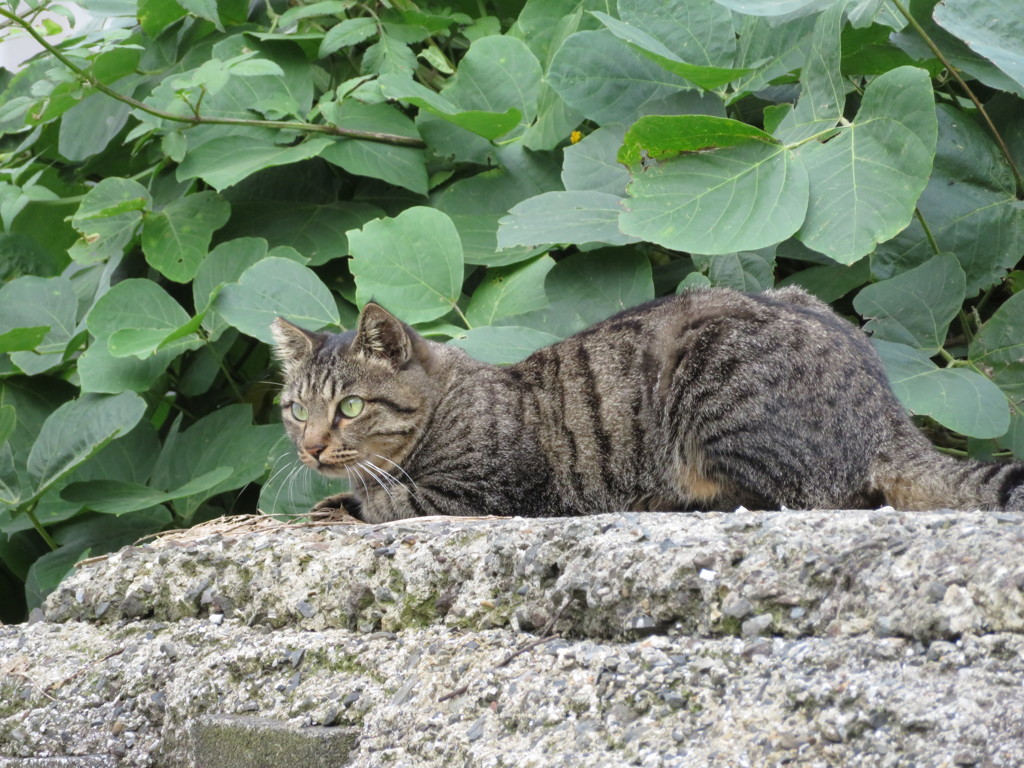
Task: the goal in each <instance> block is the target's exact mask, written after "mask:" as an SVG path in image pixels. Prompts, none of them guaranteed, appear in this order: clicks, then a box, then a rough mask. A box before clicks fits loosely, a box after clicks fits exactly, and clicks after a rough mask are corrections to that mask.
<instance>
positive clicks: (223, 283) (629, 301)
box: [0, 0, 1024, 619]
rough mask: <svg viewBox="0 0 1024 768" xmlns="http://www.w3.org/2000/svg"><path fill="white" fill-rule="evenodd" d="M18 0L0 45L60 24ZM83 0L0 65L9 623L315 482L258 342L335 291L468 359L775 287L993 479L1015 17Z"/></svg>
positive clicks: (1017, 398)
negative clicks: (174, 535) (86, 17)
mask: <svg viewBox="0 0 1024 768" xmlns="http://www.w3.org/2000/svg"><path fill="white" fill-rule="evenodd" d="M17 6H18V3H17V2H15V1H14V0H4V2H3V4H2V5H0V15H2V16H3V19H4V22H3V23H4V28H5V32H6V33H7V34H11V33H12V32H19V33H21V34H31V35H32V36H33V37H36V38H38V39H39V40H40V41H45V40H46V39H47V38H49V37H51V36H52V33H53V32H55V31H56V30H55V27H61V26H63V27H66V26H68V22H67V21H66V20H61V16H59V15H57V16H55V17H50V18H49V20H44V17H43V13H42V12H43V11H44V10H45V9H47V8H48V7H49V8H51V9H52V10H53V11H55V12H57V13H58V14H59V13H60V12H61V9H60V8H59V7H58V6H56V5H53V6H50V4H49V3H47V2H46V0H43V2H38V3H26V6H34V7H32V8H31V9H30V10H25V11H23V12H22V13H21V15H20V16H19V15H18V14H17V12H16V10H15V9H16V7H17ZM88 7H89V10H90V11H91V13H92V14H93V16H94V19H93V21H92V22H90V24H91V26H86V27H82V28H79V29H76V30H75V31H74V33H73V35H72V36H71V37H68V38H67V39H64V40H63V41H62V42H60V43H54V42H47V43H46V46H47V50H45V51H44V52H43V53H42V54H40V55H39V56H37V57H36V58H35V59H33V60H32V61H30V62H29V63H28V64H27V66H26V67H25V68H24V69H23V70H22V71H20V72H19V73H17V74H11V73H6V74H5V76H4V77H3V79H2V82H0V86H2V102H0V131H3V133H4V136H3V153H4V154H3V157H2V161H3V166H2V175H0V179H2V180H0V224H2V227H3V231H2V233H0V248H2V253H3V260H2V262H0V270H2V273H3V280H4V285H3V288H2V289H0V403H2V406H0V531H2V533H3V536H2V538H0V559H2V561H3V567H2V568H0V578H2V579H3V580H4V582H5V588H7V589H6V590H5V591H7V592H8V593H9V594H15V593H18V592H20V591H21V589H22V583H24V589H25V593H26V596H27V605H28V606H32V605H35V604H37V603H38V602H39V600H40V599H41V597H42V596H43V595H44V594H45V593H46V592H47V591H48V590H49V589H51V588H52V587H53V586H54V585H55V584H56V583H57V581H59V579H60V578H61V577H62V576H63V574H64V573H65V572H66V571H67V569H68V568H69V567H70V566H71V565H72V563H73V562H74V561H75V560H77V559H78V558H80V557H82V556H84V555H88V554H96V553H101V552H104V551H109V550H111V549H113V548H115V547H118V546H120V545H123V544H125V543H129V542H131V541H134V540H135V539H137V538H138V537H140V536H142V535H145V534H149V533H153V532H156V531H160V530H164V529H167V528H170V527H181V526H188V525H192V524H195V523H196V522H199V521H202V520H205V519H209V518H211V517H213V516H218V515H221V514H224V513H226V512H230V511H232V510H243V511H249V510H251V509H252V508H253V507H254V506H256V505H257V504H258V505H259V506H260V507H261V508H262V509H264V510H265V511H268V512H271V513H290V512H296V511H301V510H304V509H306V508H307V507H308V505H309V503H310V501H311V500H314V499H316V498H319V497H320V496H322V495H323V493H324V487H323V483H322V481H320V480H319V479H318V478H317V477H315V476H314V475H312V474H311V473H309V472H308V471H307V470H304V469H302V470H300V468H299V467H298V465H297V463H296V462H295V461H294V459H293V458H292V453H291V450H290V448H289V447H288V445H287V444H286V442H285V440H284V438H283V436H282V433H281V430H280V429H279V426H278V425H276V424H274V423H273V422H275V421H276V419H277V416H276V413H275V409H274V407H273V403H272V401H273V397H274V385H273V384H272V381H271V380H272V379H273V378H274V372H273V366H272V364H271V363H270V359H269V355H268V350H267V347H266V344H265V342H267V341H268V340H269V334H268V329H267V325H268V323H269V321H270V320H271V318H272V317H274V316H275V315H277V314H281V315H284V316H285V317H288V318H289V319H291V320H293V321H295V322H297V323H299V324H301V325H304V326H306V327H309V328H320V327H324V326H336V325H342V326H348V325H351V323H352V321H353V319H354V317H355V316H356V306H358V305H360V304H361V303H362V302H364V301H365V300H366V299H368V298H370V297H373V298H375V299H376V300H377V301H380V302H381V303H383V304H384V305H386V306H388V307H390V308H392V309H393V310H394V311H396V312H398V313H399V314H401V315H402V316H403V318H404V319H406V320H407V321H409V322H411V323H413V324H415V325H416V326H417V328H418V329H419V330H420V331H421V332H422V333H424V334H425V335H427V336H429V337H433V338H436V339H450V340H451V343H453V344H457V345H459V346H461V347H463V348H465V349H467V350H469V351H470V352H471V353H473V354H474V355H477V356H479V357H482V358H484V359H487V360H491V361H494V362H498V363H503V362H509V361H513V360H516V359H519V358H521V357H523V356H524V355H526V354H528V353H529V352H530V351H531V350H533V349H536V348H538V347H540V346H542V345H545V344H548V343H550V342H552V341H555V340H556V339H557V338H560V337H563V336H565V335H567V334H570V333H573V332H575V331H577V330H579V329H581V328H583V327H584V326H586V325H588V324H589V323H592V322H594V321H596V320H599V319H601V318H603V317H605V316H607V315H609V314H611V313H612V312H614V311H615V310H617V309H619V308H621V307H625V306H629V305H633V304H636V303H639V302H642V301H644V300H647V299H650V298H652V297H654V296H656V295H661V294H665V293H671V292H673V291H676V290H681V289H684V288H686V287H688V286H693V285H707V284H714V285H728V286H733V287H736V288H741V289H745V290H760V289H763V288H767V287H770V286H772V285H774V284H779V285H788V284H794V283H795V284H800V285H803V286H805V287H806V288H808V289H809V290H811V291H812V292H814V293H816V294H818V295H819V296H821V297H822V298H824V299H825V300H827V301H829V302H833V303H834V304H835V305H836V306H837V307H838V308H839V309H840V310H841V311H844V312H846V313H847V314H849V315H850V316H851V317H855V316H859V319H862V320H863V321H866V324H867V329H868V330H869V331H871V332H872V334H873V338H874V339H875V340H876V342H877V344H878V349H879V351H880V352H881V353H882V355H883V358H884V359H885V362H886V365H887V366H888V369H889V373H890V375H891V377H892V380H893V384H894V386H895V387H896V390H897V393H898V395H899V396H900V398H901V399H902V400H903V402H904V403H905V404H906V405H907V407H908V408H909V409H910V410H912V411H913V412H914V413H916V414H919V415H921V416H922V417H927V420H928V422H929V423H930V424H931V425H932V426H934V427H942V428H945V429H942V430H938V431H940V432H941V433H942V435H943V437H944V440H945V442H946V444H947V446H948V447H949V449H950V450H953V451H959V452H970V453H972V454H976V455H991V454H993V453H995V452H997V451H1000V450H1003V451H1012V452H1013V453H1015V454H1016V455H1017V456H1019V457H1022V458H1024V418H1022V414H1024V410H1022V406H1024V363H1022V360H1024V354H1022V353H1024V296H1022V295H1021V294H1014V291H1015V290H1016V289H1017V288H1019V287H1020V286H1021V285H1022V284H1024V281H1022V277H1024V273H1021V272H1012V271H1011V270H1012V269H1013V268H1014V267H1015V266H1016V265H1017V263H1018V261H1019V260H1020V259H1021V254H1022V250H1024V245H1022V241H1024V226H1022V223H1024V222H1022V217H1024V205H1022V203H1021V198H1022V196H1024V183H1022V180H1021V175H1020V172H1019V170H1018V168H1019V166H1020V164H1021V162H1022V160H1024V108H1022V102H1021V100H1020V97H1021V96H1022V95H1024V66H1022V64H1021V61H1022V57H1021V55H1020V53H1021V51H1020V45H1021V44H1020V40H1022V39H1024V10H1022V6H1021V4H1020V3H1019V2H1017V0H946V2H944V3H943V4H942V5H940V6H936V5H935V3H934V0H912V2H910V3H909V7H905V6H904V5H903V4H902V2H899V1H898V0H850V1H839V0H742V2H741V1H740V0H717V2H715V3H711V2H708V0H619V2H618V4H617V5H615V4H614V3H611V2H608V1H602V0H527V2H525V3H523V2H516V1H515V0H502V1H497V2H492V3H490V4H486V5H485V4H482V3H480V4H478V3H470V2H468V0H455V2H454V4H442V3H427V2H423V3H421V5H420V7H416V6H414V5H413V4H412V3H410V2H394V3H387V4H379V5H378V4H369V3H356V2H354V1H353V0H324V1H322V2H309V3H302V2H301V1H300V2H295V3H291V4H289V3H285V2H284V1H283V0H271V2H269V3H267V4H263V5H260V4H256V5H255V6H254V7H253V9H250V4H249V2H248V0H218V2H217V3H213V2H208V1H206V2H203V1H201V0H178V2H177V3H176V2H172V1H171V0H100V1H98V2H91V1H90V2H89V3H88ZM990 17H998V18H999V19H1000V24H999V25H998V26H996V27H994V26H992V25H989V24H988V19H989V18H990ZM54 18H56V19H57V20H59V23H58V22H57V21H54V20H53V19H54ZM1015 163H1016V165H1015ZM25 607H26V604H25V603H23V602H20V601H19V600H18V599H16V598H11V599H10V600H8V601H7V602H6V603H5V604H4V605H3V606H2V610H3V614H2V615H3V616H4V617H5V618H7V619H11V618H17V617H19V616H21V615H23V611H24V609H25Z"/></svg>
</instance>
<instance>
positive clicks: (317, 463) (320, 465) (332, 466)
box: [299, 451, 359, 477]
mask: <svg viewBox="0 0 1024 768" xmlns="http://www.w3.org/2000/svg"><path fill="white" fill-rule="evenodd" d="M299 458H300V459H302V463H303V464H305V465H306V466H307V467H309V468H310V469H315V470H316V471H317V472H320V473H322V474H324V475H329V476H332V477H334V476H344V475H345V474H346V472H347V470H348V469H350V468H352V467H354V466H356V465H358V463H359V452H358V451H332V452H331V453H330V455H329V456H328V455H324V454H320V455H319V456H314V455H313V454H312V453H310V452H309V451H300V452H299Z"/></svg>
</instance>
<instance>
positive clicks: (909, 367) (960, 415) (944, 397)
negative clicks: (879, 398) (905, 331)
mask: <svg viewBox="0 0 1024 768" xmlns="http://www.w3.org/2000/svg"><path fill="white" fill-rule="evenodd" d="M873 343H874V345H875V348H876V349H877V350H878V354H879V355H881V357H882V361H883V362H884V363H885V370H886V373H887V374H888V375H889V381H890V383H891V384H892V388H893V391H894V392H895V393H896V396H897V397H898V398H899V399H900V402H901V403H903V405H904V407H906V408H907V409H908V410H909V411H911V412H912V413H916V414H921V415H923V416H931V417H932V418H933V419H935V420H936V421H937V422H939V423H940V424H943V425H944V426H947V427H949V428H950V429H952V430H955V431H957V432H960V433H961V434H964V435H970V436H971V437H979V438H990V437H1000V436H1001V435H1003V434H1005V433H1006V430H1007V429H1008V428H1009V426H1010V409H1009V406H1008V404H1007V402H1006V396H1005V395H1004V394H1003V393H1002V392H1001V391H1000V389H999V387H997V386H996V385H995V384H993V383H992V382H991V381H989V380H988V379H986V378H985V377H984V376H982V375H981V374H978V373H975V372H974V371H968V370H965V369H964V368H939V367H938V366H936V365H935V363H933V362H932V361H931V360H930V359H929V358H928V353H927V352H921V351H919V350H916V349H914V348H913V347H908V346H907V345H906V344H897V343H894V342H891V341H884V340H882V339H875V340H873Z"/></svg>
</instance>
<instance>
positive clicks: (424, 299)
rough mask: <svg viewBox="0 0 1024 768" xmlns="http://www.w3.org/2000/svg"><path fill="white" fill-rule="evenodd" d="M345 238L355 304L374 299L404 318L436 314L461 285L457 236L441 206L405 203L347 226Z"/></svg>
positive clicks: (451, 302)
mask: <svg viewBox="0 0 1024 768" xmlns="http://www.w3.org/2000/svg"><path fill="white" fill-rule="evenodd" d="M348 239H349V244H350V245H351V248H352V261H351V262H350V264H349V270H350V271H351V272H352V275H353V276H354V277H355V279H356V298H357V302H358V303H359V305H360V306H361V305H363V304H365V303H366V302H367V301H370V300H371V299H372V300H374V301H378V302H380V303H381V304H383V305H384V306H386V307H392V308H393V309H394V310H395V311H398V312H401V314H402V319H403V320H405V321H406V322H408V323H421V322H426V321H428V320H436V319H437V318H439V317H441V316H442V315H446V314H448V313H449V312H450V311H451V310H452V307H454V306H455V302H456V301H457V300H458V298H459V293H460V291H461V289H462V276H463V261H462V242H461V241H460V240H459V233H458V230H457V229H456V228H455V225H454V224H453V223H452V220H451V219H450V218H448V216H446V215H445V214H444V213H442V212H441V211H438V210H436V209H434V208H423V207H414V208H407V209H406V210H405V211H403V212H402V213H401V214H399V215H398V216H396V217H395V218H393V219H378V220H377V221H371V222H369V223H368V224H366V225H365V226H364V227H363V228H362V229H360V230H357V231H353V232H349V233H348Z"/></svg>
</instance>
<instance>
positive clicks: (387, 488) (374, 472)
mask: <svg viewBox="0 0 1024 768" xmlns="http://www.w3.org/2000/svg"><path fill="white" fill-rule="evenodd" d="M358 466H359V467H360V468H361V469H365V470H366V471H367V473H369V475H370V477H372V478H373V479H374V481H375V482H376V483H377V485H379V486H380V487H381V488H382V489H383V491H384V493H386V494H387V495H388V498H390V499H391V500H392V501H394V499H395V494H394V493H392V491H391V484H389V483H386V482H384V478H383V477H382V473H384V470H382V469H381V468H380V467H377V466H374V465H373V464H371V463H370V462H368V461H360V462H359V463H358ZM384 474H386V473H384ZM389 477H390V476H389Z"/></svg>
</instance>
